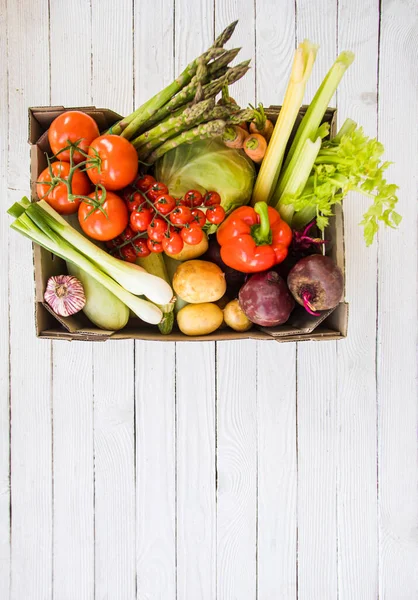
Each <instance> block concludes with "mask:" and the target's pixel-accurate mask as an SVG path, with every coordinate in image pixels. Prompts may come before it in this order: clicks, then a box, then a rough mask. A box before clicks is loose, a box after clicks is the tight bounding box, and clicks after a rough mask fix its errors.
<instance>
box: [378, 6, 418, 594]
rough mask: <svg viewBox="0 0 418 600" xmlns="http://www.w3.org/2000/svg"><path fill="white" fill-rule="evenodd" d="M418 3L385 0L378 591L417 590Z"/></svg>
mask: <svg viewBox="0 0 418 600" xmlns="http://www.w3.org/2000/svg"><path fill="white" fill-rule="evenodd" d="M417 48H418V6H417V4H416V2H413V1H411V0H410V1H406V2H400V3H392V2H387V1H386V0H384V1H383V2H382V13H381V37H380V69H379V105H378V108H379V138H380V140H381V141H382V143H383V144H384V145H385V146H386V148H387V151H388V156H390V157H391V159H392V160H394V161H395V164H394V165H393V166H392V167H391V168H390V170H389V175H388V177H389V176H390V180H391V181H394V182H395V183H397V184H398V185H399V186H400V190H399V198H400V206H399V211H400V212H401V213H402V215H403V221H402V225H401V228H400V230H399V232H397V233H394V232H393V231H384V230H383V231H382V232H381V233H380V234H379V288H378V296H379V304H378V314H379V317H378V346H377V349H378V355H377V356H378V366H377V374H378V401H379V415H378V446H379V458H378V466H379V470H378V479H379V581H380V585H379V595H380V597H381V598H405V600H410V599H411V600H412V599H413V598H416V597H417V596H418V570H417V564H418V536H417V523H418V480H417V478H418V471H417V462H416V459H417V417H418V414H417V409H418V407H417V356H416V348H417V292H418V290H417V271H416V269H417V242H418V240H417V219H416V214H417V213H416V211H417V187H418V186H417V183H418V180H417V170H416V165H417V164H418V133H417V128H416V126H414V123H415V124H416V115H417V114H418V70H417V65H418V54H417Z"/></svg>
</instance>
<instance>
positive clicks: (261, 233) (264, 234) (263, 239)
mask: <svg viewBox="0 0 418 600" xmlns="http://www.w3.org/2000/svg"><path fill="white" fill-rule="evenodd" d="M254 211H255V212H256V213H257V214H258V216H259V217H260V224H259V225H254V226H253V227H252V229H251V235H252V237H253V238H254V240H255V242H256V244H257V246H262V245H264V244H271V227H270V219H269V214H268V206H267V202H256V203H255V205H254Z"/></svg>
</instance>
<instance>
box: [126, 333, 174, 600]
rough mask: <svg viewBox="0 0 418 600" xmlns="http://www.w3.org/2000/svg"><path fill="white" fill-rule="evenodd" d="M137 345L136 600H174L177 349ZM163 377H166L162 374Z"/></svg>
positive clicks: (149, 343) (148, 344) (172, 345)
mask: <svg viewBox="0 0 418 600" xmlns="http://www.w3.org/2000/svg"><path fill="white" fill-rule="evenodd" d="M166 346H167V347H166V348H162V344H161V343H159V342H137V345H136V352H135V374H136V379H135V381H136V383H135V385H136V388H135V389H136V457H137V458H136V473H137V476H136V480H137V496H136V556H137V558H136V561H137V598H155V599H156V600H157V599H161V600H174V599H175V598H176V514H175V511H176V498H175V487H176V474H175V419H176V415H175V346H174V344H166ZM162 373H163V374H164V376H163V377H162V376H161V374H162Z"/></svg>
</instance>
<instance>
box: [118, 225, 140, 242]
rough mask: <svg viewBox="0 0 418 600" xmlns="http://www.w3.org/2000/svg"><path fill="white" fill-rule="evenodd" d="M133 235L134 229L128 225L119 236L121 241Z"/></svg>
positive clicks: (129, 238)
mask: <svg viewBox="0 0 418 600" xmlns="http://www.w3.org/2000/svg"><path fill="white" fill-rule="evenodd" d="M135 235H136V233H135V231H134V230H133V229H131V227H129V225H128V226H127V227H126V229H125V231H124V232H123V233H122V235H121V236H120V237H121V238H122V240H123V242H126V241H127V240H131V239H132V238H133V237H135ZM123 242H122V243H123Z"/></svg>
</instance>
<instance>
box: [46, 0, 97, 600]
mask: <svg viewBox="0 0 418 600" xmlns="http://www.w3.org/2000/svg"><path fill="white" fill-rule="evenodd" d="M90 17H91V15H90V8H89V6H88V5H87V4H86V3H85V2H83V1H76V2H72V3H70V4H68V3H64V2H53V3H52V4H51V6H50V19H51V23H52V26H51V28H50V51H51V104H52V105H63V106H87V105H88V104H90V99H91V36H90V35H89V34H88V33H87V32H90V25H89V27H85V28H83V29H82V28H80V27H79V24H80V22H83V23H89V24H90V21H91V18H90ZM68 56H71V57H72V61H74V64H77V77H75V78H70V77H68V72H67V70H66V69H63V68H62V65H63V64H65V63H66V62H67V60H68ZM52 348H53V365H52V366H53V373H52V386H53V387H52V393H53V419H54V424H53V474H54V477H53V497H54V540H53V556H54V563H53V570H54V593H55V594H56V595H57V596H59V598H62V600H70V599H72V598H92V597H93V596H94V456H93V353H92V345H91V344H87V343H81V342H80V343H79V342H73V343H72V344H66V343H63V342H52ZM69 372H71V374H72V377H71V385H68V384H66V382H67V381H68V374H69Z"/></svg>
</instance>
